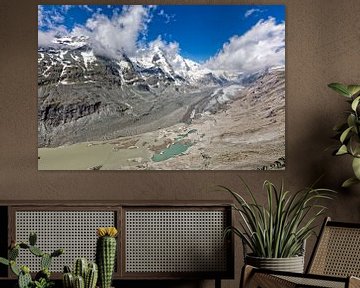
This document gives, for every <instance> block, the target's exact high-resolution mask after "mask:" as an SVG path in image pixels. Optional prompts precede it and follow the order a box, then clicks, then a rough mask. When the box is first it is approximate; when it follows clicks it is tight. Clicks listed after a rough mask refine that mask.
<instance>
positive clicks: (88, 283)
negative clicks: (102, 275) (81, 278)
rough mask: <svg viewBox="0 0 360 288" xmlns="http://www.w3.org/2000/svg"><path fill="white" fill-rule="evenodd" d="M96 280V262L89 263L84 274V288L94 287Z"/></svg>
mask: <svg viewBox="0 0 360 288" xmlns="http://www.w3.org/2000/svg"><path fill="white" fill-rule="evenodd" d="M97 280H98V266H97V264H96V263H89V266H88V270H87V271H86V276H85V288H95V287H96V283H97Z"/></svg>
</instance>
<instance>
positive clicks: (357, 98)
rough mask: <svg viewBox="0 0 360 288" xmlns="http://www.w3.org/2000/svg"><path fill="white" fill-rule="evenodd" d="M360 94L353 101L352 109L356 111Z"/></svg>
mask: <svg viewBox="0 0 360 288" xmlns="http://www.w3.org/2000/svg"><path fill="white" fill-rule="evenodd" d="M359 101H360V96H358V97H356V98H355V100H354V101H352V103H351V109H352V110H354V111H356V108H357V106H358V105H359Z"/></svg>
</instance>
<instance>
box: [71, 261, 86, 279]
mask: <svg viewBox="0 0 360 288" xmlns="http://www.w3.org/2000/svg"><path fill="white" fill-rule="evenodd" d="M87 267H88V262H87V260H86V259H85V258H79V259H76V261H75V266H74V274H75V276H81V277H82V278H83V279H85V275H86V270H87Z"/></svg>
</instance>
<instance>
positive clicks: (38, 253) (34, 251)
mask: <svg viewBox="0 0 360 288" xmlns="http://www.w3.org/2000/svg"><path fill="white" fill-rule="evenodd" d="M29 251H30V252H31V253H32V254H34V255H35V256H37V257H41V256H43V255H44V252H42V251H41V250H40V248H38V247H36V246H30V247H29Z"/></svg>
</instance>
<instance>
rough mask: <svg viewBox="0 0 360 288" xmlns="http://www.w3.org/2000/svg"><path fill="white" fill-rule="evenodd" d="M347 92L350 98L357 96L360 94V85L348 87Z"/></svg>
mask: <svg viewBox="0 0 360 288" xmlns="http://www.w3.org/2000/svg"><path fill="white" fill-rule="evenodd" d="M347 90H348V92H349V94H350V96H354V95H357V94H358V93H360V85H348V86H347Z"/></svg>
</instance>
